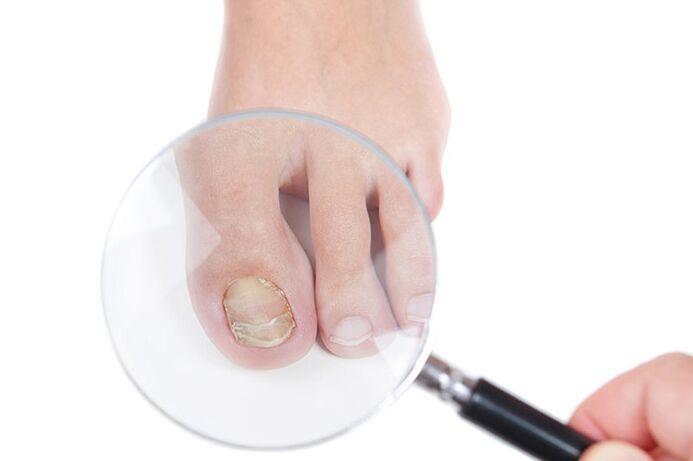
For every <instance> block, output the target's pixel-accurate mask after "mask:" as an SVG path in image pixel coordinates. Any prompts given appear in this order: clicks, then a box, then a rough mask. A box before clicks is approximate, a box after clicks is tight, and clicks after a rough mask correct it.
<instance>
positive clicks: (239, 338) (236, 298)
mask: <svg viewBox="0 0 693 461" xmlns="http://www.w3.org/2000/svg"><path fill="white" fill-rule="evenodd" d="M224 311H225V312H226V320H227V321H228V322H229V328H230V329H231V333H233V337H234V338H235V339H236V342H238V343H239V344H242V345H244V346H253V347H263V348H267V347H275V346H278V345H280V344H282V343H283V342H284V341H286V340H287V339H288V338H289V336H291V332H292V331H293V330H294V328H295V327H296V323H295V322H294V317H293V314H292V313H291V306H290V305H289V301H288V300H287V299H286V295H285V294H284V292H283V291H282V290H281V288H279V287H278V286H277V285H275V284H274V283H273V282H271V281H269V280H267V279H263V278H259V277H244V278H240V279H237V280H235V281H234V282H233V283H232V284H231V285H229V287H228V288H227V289H226V292H225V293H224Z"/></svg>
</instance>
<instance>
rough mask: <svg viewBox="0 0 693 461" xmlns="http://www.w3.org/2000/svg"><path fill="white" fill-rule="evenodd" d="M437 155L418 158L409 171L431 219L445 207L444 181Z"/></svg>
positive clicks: (410, 177)
mask: <svg viewBox="0 0 693 461" xmlns="http://www.w3.org/2000/svg"><path fill="white" fill-rule="evenodd" d="M436 158H438V156H436V155H430V156H426V155H422V156H420V157H417V158H416V159H415V160H414V161H413V162H412V163H411V164H410V165H409V168H408V171H407V175H408V176H409V180H410V181H411V183H412V185H413V186H414V189H415V190H416V193H417V194H418V195H419V198H420V199H421V201H422V203H423V204H424V206H425V207H426V211H427V212H428V215H429V216H430V217H431V219H434V218H435V217H436V216H438V213H440V209H441V207H442V206H443V179H442V176H441V174H440V162H438V161H437V160H435V159H436Z"/></svg>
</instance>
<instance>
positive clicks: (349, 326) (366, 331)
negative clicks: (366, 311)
mask: <svg viewBox="0 0 693 461" xmlns="http://www.w3.org/2000/svg"><path fill="white" fill-rule="evenodd" d="M371 336H373V327H372V326H371V322H370V321H369V320H368V319H367V318H366V317H361V316H353V317H345V318H343V319H342V320H341V321H340V322H339V323H338V324H337V325H336V326H335V327H334V328H333V329H332V335H331V336H330V341H331V342H333V343H335V344H340V345H342V346H357V345H359V344H361V343H363V342H364V341H366V340H368V339H369V338H370V337H371Z"/></svg>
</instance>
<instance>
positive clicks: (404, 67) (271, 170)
mask: <svg viewBox="0 0 693 461" xmlns="http://www.w3.org/2000/svg"><path fill="white" fill-rule="evenodd" d="M256 108H288V109H292V110H299V111H307V112H312V113H317V114H320V115H323V116H326V117H328V118H330V119H333V120H336V121H338V122H339V123H341V124H344V125H346V126H349V127H351V128H353V129H355V130H357V131H359V132H361V133H363V134H365V135H366V136H367V137H369V138H370V139H372V140H374V141H375V142H376V143H377V144H379V145H380V146H382V147H383V148H384V150H385V151H386V152H387V153H388V154H389V155H390V156H391V158H392V159H393V160H394V162H395V163H396V164H397V165H398V166H399V167H400V168H401V169H402V171H404V172H405V174H406V175H407V177H408V178H409V180H410V181H411V182H412V184H413V186H414V188H415V189H416V192H417V193H418V195H419V197H420V198H421V201H422V203H423V204H424V206H425V208H426V211H427V213H428V215H429V216H430V217H431V218H433V217H435V216H436V215H437V214H438V212H439V210H440V207H441V204H442V200H443V186H442V181H441V176H440V162H441V157H442V153H443V150H444V147H445V142H446V139H447V132H448V126H449V108H448V102H447V98H446V95H445V91H444V89H443V86H442V83H441V81H440V78H439V76H438V72H437V70H436V67H435V63H434V60H433V55H432V53H431V49H430V46H429V44H428V40H427V38H426V34H425V30H424V27H423V24H422V21H421V17H420V13H419V9H418V4H417V2H415V1H410V0H350V1H348V2H344V1H341V0H271V1H270V0H252V1H250V0H228V1H226V2H225V18H224V30H223V34H222V43H221V48H220V53H219V59H218V64H217V70H216V74H215V80H214V86H213V90H212V95H211V99H210V108H209V115H210V117H214V116H217V115H221V114H226V113H230V112H236V111H241V110H245V109H256ZM176 160H177V164H178V169H179V174H180V176H181V181H182V184H183V189H184V191H185V193H186V197H187V199H189V200H187V201H186V210H187V218H188V233H187V234H188V235H187V237H188V273H189V277H188V285H189V291H190V294H191V298H192V302H193V307H194V308H195V311H196V313H197V316H198V318H199V319H200V322H201V324H202V326H203V327H204V329H205V331H206V332H207V334H208V336H209V337H210V338H211V340H212V341H213V342H214V344H215V345H216V346H217V348H219V350H221V351H222V352H223V353H224V354H225V355H226V356H227V357H229V358H230V359H231V360H233V361H234V362H236V363H238V364H241V365H243V366H246V367H252V368H276V367H281V366H285V365H288V364H290V363H292V362H295V361H296V360H298V359H300V358H301V357H302V356H303V355H304V354H305V353H306V352H307V351H308V350H309V349H310V348H311V347H312V345H313V344H314V342H315V340H316V337H319V339H320V340H321V341H322V343H323V345H324V346H325V347H326V348H327V349H328V350H329V351H330V352H332V353H334V354H337V355H339V356H342V357H362V356H366V355H370V354H373V353H376V352H377V350H378V349H379V348H380V347H382V345H383V343H380V342H378V341H377V338H380V337H381V336H383V337H385V336H387V334H388V333H389V332H392V331H393V330H395V329H397V328H402V329H404V330H405V331H406V332H407V333H408V334H414V335H417V334H420V332H421V323H420V322H417V321H413V320H412V319H414V317H410V316H408V314H407V305H408V303H409V300H410V299H412V298H413V297H416V296H423V298H424V299H426V295H427V294H428V293H431V292H432V291H433V285H434V280H433V261H432V253H431V248H430V242H428V236H427V229H426V227H425V218H423V217H422V216H421V215H420V213H419V212H418V209H417V205H416V202H415V201H414V199H413V198H412V197H411V195H410V194H409V192H408V191H407V190H406V189H405V188H404V187H403V186H402V183H401V182H400V181H399V180H398V179H397V178H396V177H394V176H393V175H392V173H391V172H389V171H387V169H386V168H385V166H384V164H383V163H382V161H380V160H379V159H376V158H375V157H374V156H373V155H372V154H371V153H370V152H367V151H364V149H363V148H362V147H360V146H358V145H356V144H355V143H354V142H353V141H349V140H347V139H345V138H344V137H343V136H337V135H335V134H334V133H331V132H329V131H328V130H325V129H322V130H320V129H317V128H315V127H311V126H308V125H307V124H305V123H303V124H302V123H297V122H290V121H285V122H282V123H278V122H276V121H275V122H272V121H251V122H243V123H239V124H235V126H234V127H227V128H225V129H224V128H222V129H218V130H212V132H209V133H206V134H204V135H203V136H199V137H198V138H197V139H194V140H193V141H191V142H190V143H189V144H188V145H186V146H184V147H183V148H181V149H179V150H178V151H177V152H176ZM278 191H281V192H283V193H287V194H291V195H294V196H296V197H300V198H304V199H309V205H310V215H311V221H310V232H311V236H312V240H313V245H314V256H315V263H314V267H313V266H312V265H311V261H310V260H309V258H308V257H307V255H306V253H305V251H304V249H303V248H302V247H301V245H300V244H299V242H298V239H297V237H296V236H295V235H294V233H293V231H292V230H291V228H290V227H289V226H288V224H287V222H286V220H285V219H284V217H283V216H282V214H281V210H280V204H279V199H278ZM369 210H370V212H371V213H372V214H375V215H377V216H378V219H379V224H380V229H381V232H382V237H383V244H384V246H385V260H386V263H385V266H386V267H385V280H384V282H383V283H382V284H381V282H380V281H379V280H378V278H377V277H376V274H375V270H374V268H373V264H372V261H371V254H370V251H371V223H370V221H369ZM412 267H416V268H417V270H416V271H413V270H405V269H406V268H412ZM243 277H262V278H265V279H267V280H270V281H272V282H273V283H274V284H276V285H277V286H278V287H279V288H280V289H281V290H283V292H284V294H285V295H286V298H287V301H288V303H289V305H290V307H291V310H292V315H293V318H294V320H295V324H296V326H295V329H294V331H293V333H292V334H291V336H290V337H289V339H288V340H287V341H285V342H284V343H282V344H280V345H278V346H276V347H272V348H264V349H263V348H256V347H247V346H242V345H239V344H238V342H237V341H236V340H234V337H233V335H232V334H231V331H230V329H229V325H228V322H227V319H226V318H225V313H224V308H223V306H222V300H223V299H224V292H225V290H226V289H227V287H228V286H229V284H231V283H232V282H233V281H234V280H237V279H239V278H243ZM353 317H361V318H366V319H367V320H368V322H367V323H368V324H370V325H371V328H372V332H373V338H372V339H369V340H367V341H364V342H362V343H359V344H350V343H345V342H340V341H338V340H337V333H338V332H339V331H340V330H339V328H338V325H339V324H340V321H342V320H344V319H346V318H353ZM424 320H425V319H424Z"/></svg>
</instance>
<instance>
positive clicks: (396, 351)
mask: <svg viewBox="0 0 693 461" xmlns="http://www.w3.org/2000/svg"><path fill="white" fill-rule="evenodd" d="M434 270H435V257H434V246H433V241H432V238H431V232H430V227H429V223H428V220H427V216H426V213H425V211H424V209H423V207H422V206H421V204H420V202H419V200H418V199H417V197H416V195H415V193H414V191H413V189H412V187H411V185H410V184H409V182H408V181H407V179H406V175H405V174H404V173H403V172H402V170H401V169H400V168H399V167H398V166H397V163H396V162H395V161H394V160H393V159H391V158H390V157H388V156H387V155H385V154H384V153H383V152H382V151H381V150H380V149H379V148H378V147H377V146H376V145H374V144H373V143H372V142H371V141H369V140H367V139H366V138H364V137H363V136H361V135H359V134H358V133H356V132H354V131H352V130H350V129H349V128H346V127H343V126H341V125H338V124H336V123H333V122H331V121H328V120H325V119H322V118H319V117H315V116H312V115H308V114H303V113H294V112H288V111H251V112H242V113H236V114H232V115H229V116H225V117H222V118H219V119H215V120H213V121H210V122H208V123H206V124H204V125H202V126H200V127H198V128H196V129H194V130H192V131H191V132H189V133H187V134H185V135H184V136H182V137H181V138H179V139H178V140H176V141H174V142H173V143H172V144H171V145H170V146H169V147H167V148H166V149H165V150H164V151H163V152H161V153H160V154H158V155H157V156H156V157H155V158H154V159H153V160H152V161H151V162H150V163H149V164H148V165H147V166H146V167H145V168H144V170H143V171H142V172H141V173H140V174H139V176H138V177H137V179H136V180H135V181H134V182H133V184H132V185H131V186H130V188H129V190H128V192H127V193H126V195H125V197H124V198H123V200H122V202H121V204H120V206H119V208H118V211H117V213H116V215H115V217H114V220H113V223H112V226H111V229H110V232H109V236H108V240H107V243H106V247H105V251H104V259H103V270H102V294H103V304H104V309H105V315H106V318H107V323H108V328H109V330H110V333H111V337H112V340H113V344H114V347H115V349H116V350H117V354H118V356H119V358H120V361H121V363H122V365H123V367H124V369H125V371H126V372H127V373H128V375H129V376H130V378H131V379H132V381H133V382H134V383H135V385H136V386H137V388H138V389H139V390H140V391H141V392H142V393H143V394H144V396H145V397H146V398H147V399H148V400H149V401H150V402H151V403H152V404H153V405H154V406H155V407H157V408H158V409H159V410H161V411H162V412H163V413H164V414H166V415H167V416H169V417H170V418H172V419H173V420H174V421H176V422H178V423H180V424H181V425H183V426H184V427H186V428H188V429H190V430H192V431H194V432H196V433H198V434H201V435H203V436H206V437H208V438H211V439H214V440H217V441H221V442H224V443H229V444H233V445H239V446H246V447H256V448H280V447H290V446H297V445H304V444H309V443H313V442H317V441H320V440H324V439H326V438H329V437H332V436H335V435H337V434H339V433H341V432H344V431H345V430H347V429H349V428H351V427H353V426H355V425H356V424H358V423H359V422H361V421H363V420H365V419H366V418H368V417H369V416H370V415H372V414H373V413H375V412H376V411H377V410H379V409H380V408H382V407H383V406H384V405H386V404H388V403H390V402H391V401H393V400H394V399H395V398H396V397H397V396H398V395H399V394H400V393H401V392H402V391H403V390H404V389H405V388H406V387H407V386H408V385H409V384H410V383H411V382H412V381H413V380H414V379H415V377H416V375H417V374H418V373H419V371H420V370H421V367H422V366H423V364H424V362H425V359H426V357H427V356H428V353H429V352H430V347H429V345H430V334H429V333H430V321H429V320H430V313H431V306H432V302H433V289H434V283H435V273H434Z"/></svg>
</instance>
